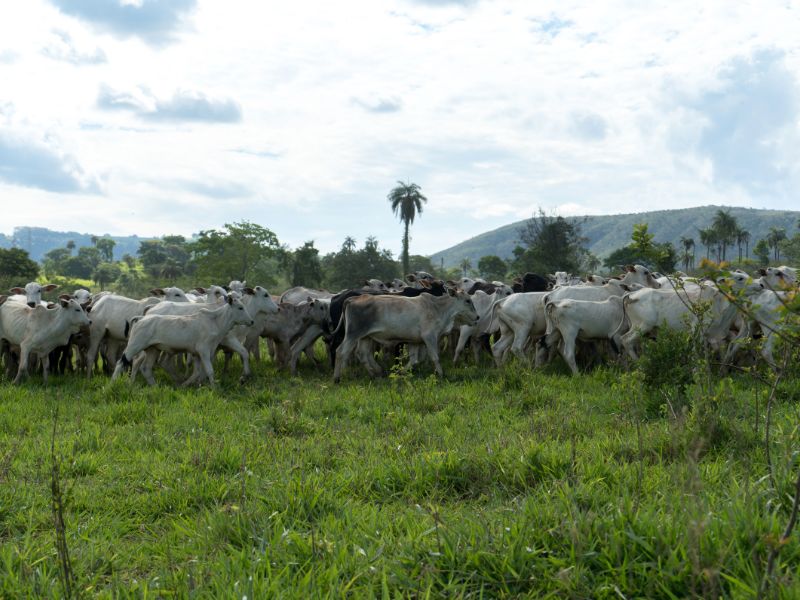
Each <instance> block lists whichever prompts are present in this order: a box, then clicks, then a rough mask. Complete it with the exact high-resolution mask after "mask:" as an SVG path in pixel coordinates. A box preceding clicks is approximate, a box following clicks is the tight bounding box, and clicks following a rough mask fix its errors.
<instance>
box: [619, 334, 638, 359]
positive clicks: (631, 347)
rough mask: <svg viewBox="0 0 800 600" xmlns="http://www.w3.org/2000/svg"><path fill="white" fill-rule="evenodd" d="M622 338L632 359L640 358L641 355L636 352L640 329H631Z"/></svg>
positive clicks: (624, 346)
mask: <svg viewBox="0 0 800 600" xmlns="http://www.w3.org/2000/svg"><path fill="white" fill-rule="evenodd" d="M621 340H622V347H623V348H625V351H626V352H627V353H628V356H630V357H631V360H639V355H638V354H637V353H636V346H637V344H638V343H639V330H638V329H631V330H630V331H628V333H626V334H624V335H623V336H622V338H621Z"/></svg>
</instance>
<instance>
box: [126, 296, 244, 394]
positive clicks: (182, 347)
mask: <svg viewBox="0 0 800 600" xmlns="http://www.w3.org/2000/svg"><path fill="white" fill-rule="evenodd" d="M238 324H244V325H252V324H253V318H252V317H251V316H250V315H249V314H248V312H247V309H246V308H245V307H244V304H242V302H241V301H240V300H237V299H235V298H233V297H232V296H229V297H228V301H227V302H226V304H224V305H223V306H221V307H220V308H217V309H208V308H202V307H201V308H200V309H199V310H198V311H197V312H196V313H194V314H190V315H156V314H154V315H149V314H148V315H145V316H142V317H137V318H136V319H134V321H133V323H132V325H131V328H130V338H129V340H128V345H127V346H126V347H125V350H124V351H123V353H122V357H121V358H120V359H119V361H118V362H117V366H116V368H115V369H114V374H113V376H112V379H117V378H118V377H119V376H120V375H121V374H122V371H123V369H126V368H127V367H130V366H131V364H132V361H133V359H134V358H135V357H136V355H137V354H139V353H140V352H146V353H147V357H146V359H145V360H144V362H143V364H142V375H143V376H144V378H145V379H146V380H147V383H148V384H150V385H154V384H155V379H154V377H153V371H152V368H153V365H154V364H155V361H156V359H157V358H158V355H159V353H160V352H189V353H191V354H193V355H195V356H196V357H197V358H198V359H199V361H200V365H201V366H202V370H203V372H204V375H205V377H206V378H207V379H208V381H209V383H210V384H211V385H212V386H213V385H215V379H214V367H213V366H212V364H211V357H212V356H213V354H214V352H215V351H216V349H217V346H219V344H220V342H222V340H223V339H225V336H227V335H228V333H229V332H230V330H231V328H232V327H233V326H234V325H238ZM131 381H133V380H131ZM193 382H194V380H193V378H189V379H188V380H187V381H185V382H184V385H189V384H191V383H193Z"/></svg>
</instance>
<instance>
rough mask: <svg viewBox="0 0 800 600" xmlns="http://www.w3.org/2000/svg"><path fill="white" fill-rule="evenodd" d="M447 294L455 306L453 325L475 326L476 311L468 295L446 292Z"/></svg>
mask: <svg viewBox="0 0 800 600" xmlns="http://www.w3.org/2000/svg"><path fill="white" fill-rule="evenodd" d="M448 293H449V294H450V297H451V298H452V299H453V302H455V304H456V313H455V321H454V323H455V324H456V325H470V326H472V325H477V324H478V311H477V310H475V305H474V304H473V303H472V298H470V296H469V294H467V293H466V292H461V291H452V290H448Z"/></svg>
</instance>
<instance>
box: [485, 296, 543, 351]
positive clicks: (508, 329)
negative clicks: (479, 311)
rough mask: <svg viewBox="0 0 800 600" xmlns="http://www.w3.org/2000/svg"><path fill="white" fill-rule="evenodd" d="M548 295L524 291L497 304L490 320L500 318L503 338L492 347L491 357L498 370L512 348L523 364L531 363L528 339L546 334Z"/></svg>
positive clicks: (499, 322)
mask: <svg viewBox="0 0 800 600" xmlns="http://www.w3.org/2000/svg"><path fill="white" fill-rule="evenodd" d="M547 294H548V292H523V293H521V294H513V295H512V296H509V297H508V298H506V299H504V300H501V301H500V302H496V303H495V304H494V306H493V307H492V314H491V317H490V319H491V321H492V322H493V321H494V319H495V318H496V319H497V322H498V324H499V326H500V339H499V340H498V341H497V342H495V345H494V346H493V347H492V355H493V356H494V360H495V363H496V364H497V366H498V367H499V366H500V365H502V364H503V362H505V358H506V354H507V352H508V350H509V349H510V350H511V352H513V353H514V355H515V356H516V357H517V358H519V359H520V360H522V361H525V362H528V358H527V357H526V356H525V346H526V344H527V343H528V339H529V337H539V336H542V335H544V333H545V316H544V297H545V296H546V295H547Z"/></svg>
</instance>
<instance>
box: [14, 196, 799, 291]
mask: <svg viewBox="0 0 800 600" xmlns="http://www.w3.org/2000/svg"><path fill="white" fill-rule="evenodd" d="M397 184H398V185H397V186H396V187H394V188H393V189H392V190H391V191H390V192H389V194H388V195H387V200H388V201H389V204H390V207H391V209H392V211H393V212H394V214H395V215H396V216H397V217H398V218H399V219H400V221H401V223H402V224H403V237H402V252H401V256H400V259H399V260H397V259H395V257H394V256H393V254H392V252H391V251H390V250H388V249H386V248H381V247H380V243H379V241H378V240H377V239H376V238H374V237H372V236H370V237H367V238H366V239H365V240H364V241H363V245H361V246H359V244H358V241H357V240H356V239H355V238H353V237H350V236H347V237H346V238H345V239H344V241H343V242H342V245H341V247H340V248H339V249H338V250H336V251H333V252H329V253H327V254H324V255H321V254H320V251H319V249H318V248H316V247H315V245H314V241H313V240H309V241H307V242H305V243H304V244H302V245H301V246H300V247H298V248H295V249H292V248H290V247H288V246H287V245H285V244H281V243H280V241H279V239H278V237H277V235H276V234H275V233H274V232H272V231H271V230H270V229H268V228H266V227H264V226H262V225H259V224H256V223H251V222H248V221H241V222H234V223H226V224H225V225H224V226H223V227H222V228H221V229H208V230H204V231H200V232H199V233H198V234H196V235H195V236H194V237H193V238H191V239H187V238H185V237H184V236H181V235H166V236H163V237H162V238H160V239H154V240H145V241H142V242H140V244H139V248H138V250H137V252H136V254H135V255H131V254H125V255H123V256H122V257H121V259H120V260H114V247H115V245H116V243H115V241H114V240H113V239H111V238H109V237H97V236H93V237H92V238H91V244H90V245H87V246H81V247H76V244H75V242H74V241H69V242H67V243H66V245H65V246H64V247H62V248H54V249H52V250H50V251H49V252H47V253H46V254H45V256H44V259H43V261H42V264H41V265H39V264H38V263H36V262H35V261H33V260H31V259H30V258H29V256H28V254H27V252H25V251H24V250H21V249H19V248H11V249H8V250H6V249H0V285H2V286H3V288H4V289H7V287H9V286H10V285H20V284H24V283H25V282H27V281H30V280H33V279H36V278H37V277H38V276H39V275H40V274H41V275H42V276H43V277H45V278H47V279H48V280H49V281H54V282H59V281H61V282H63V283H64V285H65V286H68V285H70V284H72V283H76V284H78V285H86V282H92V283H94V284H95V285H96V286H97V287H98V288H100V289H105V288H107V287H112V288H113V289H115V290H117V291H119V292H121V293H125V294H129V295H142V294H144V293H146V291H147V289H149V288H150V287H152V286H153V285H154V284H162V283H168V284H171V285H179V286H181V287H187V288H188V287H191V286H194V285H196V284H197V283H199V282H207V283H211V282H215V283H219V282H227V281H230V280H232V279H239V280H246V281H249V282H250V283H252V284H260V285H265V286H268V287H272V288H276V289H282V288H286V287H290V286H295V285H305V286H308V287H326V288H329V289H333V290H338V289H343V288H347V287H355V286H359V285H361V284H362V282H363V280H364V279H366V278H371V277H376V278H379V279H381V280H384V281H391V280H392V279H394V278H397V277H403V276H404V275H405V274H407V273H410V272H413V271H418V270H423V271H427V272H429V273H431V274H433V275H434V276H437V277H441V278H443V279H457V278H459V277H460V276H462V275H464V276H466V275H471V276H480V277H483V278H485V279H487V280H490V281H492V280H508V279H509V278H510V277H512V276H514V275H518V274H522V273H525V272H529V271H530V272H535V273H542V274H544V273H553V272H555V271H568V272H571V273H574V274H578V273H593V272H597V271H598V270H600V269H601V268H602V269H604V270H605V271H606V272H612V271H615V270H617V269H619V268H620V267H622V266H623V265H626V264H631V263H640V264H645V265H648V266H650V267H651V268H653V269H654V270H657V271H661V272H664V273H671V272H673V271H675V270H676V269H677V268H679V267H680V268H683V270H684V271H687V272H688V271H691V270H693V269H695V268H696V267H697V266H701V265H699V264H698V261H697V259H698V252H699V251H700V247H701V246H702V247H703V248H704V249H705V256H704V257H702V258H700V261H701V262H702V261H703V260H707V261H715V262H717V263H720V262H727V263H736V264H738V265H740V266H751V267H755V266H760V265H767V264H769V263H770V262H779V261H781V260H784V259H785V260H788V261H790V262H794V263H796V262H798V261H800V231H798V232H795V233H794V235H792V236H791V237H790V236H789V235H788V234H787V232H786V230H785V229H783V228H777V227H773V228H771V230H770V233H769V235H768V236H766V238H764V239H760V240H755V243H753V244H752V245H751V242H752V241H753V240H751V236H750V233H749V232H748V231H746V230H744V229H743V228H742V227H740V226H739V223H738V222H737V220H736V218H735V217H734V216H732V215H731V214H730V212H729V211H727V210H722V209H720V210H718V211H717V212H716V214H715V215H714V218H713V219H712V222H711V223H709V224H708V226H707V227H705V228H701V229H698V230H697V240H695V237H694V236H689V235H687V236H685V237H682V238H681V242H680V247H679V248H675V247H674V246H673V244H671V243H669V242H656V241H655V239H654V238H655V236H654V234H652V233H651V232H650V231H649V230H648V225H647V223H639V224H637V225H634V227H633V231H632V234H631V238H630V241H629V242H628V243H627V244H625V245H623V246H621V247H620V248H618V249H616V250H614V251H613V252H612V253H611V254H610V255H609V256H608V257H606V258H605V259H604V260H602V261H601V260H600V259H599V258H598V257H597V256H595V255H593V254H592V253H591V252H590V251H589V250H588V249H587V248H586V244H587V242H588V240H587V238H585V237H584V236H583V234H582V225H583V222H584V221H583V220H581V219H580V218H565V217H560V216H550V215H547V214H546V213H545V212H544V211H543V210H541V209H540V210H539V211H538V213H537V214H535V215H534V216H532V217H531V218H530V219H529V220H528V221H526V222H525V224H524V226H523V227H522V228H520V230H519V231H518V244H517V245H516V247H515V248H514V250H513V256H512V257H511V258H510V259H508V260H505V259H503V258H501V257H499V256H495V255H487V256H483V257H481V259H480V260H479V261H478V262H477V264H476V265H473V264H472V263H471V261H469V259H464V260H463V261H461V263H460V264H459V265H458V266H457V267H452V268H449V269H445V268H443V267H442V265H434V264H433V263H432V262H431V260H430V258H428V257H426V256H421V255H414V254H411V253H410V249H409V247H410V240H411V237H410V226H411V225H412V224H413V223H414V220H415V218H416V217H417V216H418V215H420V214H421V213H422V209H423V206H424V204H425V203H426V202H427V198H426V197H425V196H424V195H423V194H422V190H421V188H420V187H419V186H418V185H416V184H414V183H404V182H401V181H398V182H397ZM796 225H797V228H798V230H800V221H798V223H797V224H796ZM751 253H752V257H751Z"/></svg>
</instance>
